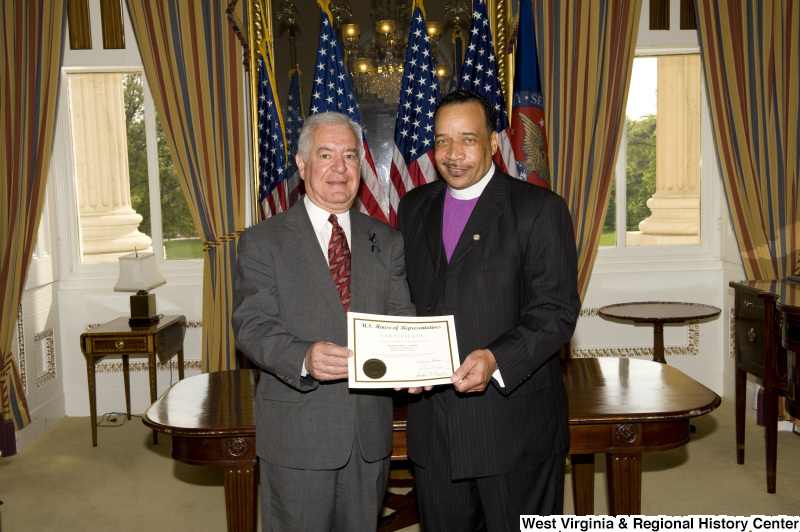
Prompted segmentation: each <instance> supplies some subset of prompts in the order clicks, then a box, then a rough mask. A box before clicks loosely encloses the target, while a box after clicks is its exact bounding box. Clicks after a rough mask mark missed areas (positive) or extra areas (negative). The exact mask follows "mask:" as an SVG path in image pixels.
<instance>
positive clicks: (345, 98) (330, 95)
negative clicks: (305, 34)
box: [309, 0, 394, 223]
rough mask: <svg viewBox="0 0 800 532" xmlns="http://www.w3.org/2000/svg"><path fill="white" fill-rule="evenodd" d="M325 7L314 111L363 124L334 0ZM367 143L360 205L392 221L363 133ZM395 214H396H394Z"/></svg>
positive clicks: (322, 1) (325, 0) (322, 5)
mask: <svg viewBox="0 0 800 532" xmlns="http://www.w3.org/2000/svg"><path fill="white" fill-rule="evenodd" d="M318 3H319V6H320V9H321V10H322V27H321V28H320V31H319V48H318V49H317V63H316V65H317V66H316V70H315V73H314V92H313V93H312V94H311V112H310V113H309V114H312V115H313V114H314V113H323V112H325V111H338V112H340V113H344V114H346V115H347V116H349V117H350V118H351V119H352V120H353V121H354V122H356V123H358V124H361V126H362V127H363V125H364V123H363V122H362V121H361V113H360V111H359V109H358V102H357V101H356V95H355V92H353V88H352V85H351V84H350V76H349V74H348V73H347V70H346V69H345V66H344V60H343V59H342V47H341V46H340V45H339V43H338V42H337V39H336V34H335V33H334V30H333V25H332V24H331V20H332V18H333V17H332V16H331V12H330V10H329V9H328V5H329V4H330V0H319V1H318ZM362 141H363V143H364V161H363V162H362V163H361V185H360V186H359V188H358V197H357V198H356V204H357V205H358V207H359V208H360V209H361V210H362V211H364V212H366V213H367V214H369V215H370V216H372V217H373V218H377V219H378V220H381V221H383V222H387V223H388V221H389V218H388V215H389V214H390V213H389V211H390V206H389V201H388V199H387V198H386V192H385V191H384V190H383V185H382V184H381V182H380V179H379V178H378V173H377V172H376V171H375V162H374V161H373V160H372V153H371V152H370V150H369V146H368V145H367V136H366V132H364V133H363V134H362ZM392 216H394V215H393V214H392Z"/></svg>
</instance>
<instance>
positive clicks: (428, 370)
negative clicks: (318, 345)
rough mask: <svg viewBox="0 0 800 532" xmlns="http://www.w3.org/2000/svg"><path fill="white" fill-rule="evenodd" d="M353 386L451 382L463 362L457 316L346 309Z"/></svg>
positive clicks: (391, 386)
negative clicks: (460, 357)
mask: <svg viewBox="0 0 800 532" xmlns="http://www.w3.org/2000/svg"><path fill="white" fill-rule="evenodd" d="M347 336H348V337H347V340H348V347H349V348H350V350H351V351H353V356H352V357H350V358H349V359H348V380H349V383H350V387H351V388H410V387H416V386H432V385H435V384H450V377H452V375H453V373H454V372H455V370H456V368H457V367H458V366H459V365H460V361H459V357H458V343H457V342H456V330H455V322H454V320H453V316H428V317H425V318H417V317H407V316H382V315H377V314H363V313H359V312H348V313H347Z"/></svg>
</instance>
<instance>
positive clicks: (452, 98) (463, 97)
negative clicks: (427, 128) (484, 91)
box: [433, 89, 497, 136]
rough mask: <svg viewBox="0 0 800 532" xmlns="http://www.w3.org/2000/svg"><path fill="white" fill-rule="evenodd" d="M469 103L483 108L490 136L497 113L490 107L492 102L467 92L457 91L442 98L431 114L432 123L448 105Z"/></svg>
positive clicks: (495, 124) (494, 128) (495, 125)
mask: <svg viewBox="0 0 800 532" xmlns="http://www.w3.org/2000/svg"><path fill="white" fill-rule="evenodd" d="M469 102H475V103H477V104H479V105H480V106H481V107H482V108H483V117H484V118H485V119H486V129H487V130H488V131H489V135H490V136H491V134H492V133H493V132H494V131H496V130H497V111H496V110H495V108H494V106H493V105H492V102H490V101H489V100H488V99H487V98H486V97H485V96H483V95H481V94H478V93H477V92H473V91H469V90H464V89H458V90H454V91H452V92H448V93H447V94H446V95H445V97H444V98H442V101H441V102H439V106H438V107H437V108H436V111H435V112H434V113H433V121H434V123H435V122H436V115H437V114H439V111H440V110H441V109H443V108H444V107H447V106H448V105H457V104H461V103H469Z"/></svg>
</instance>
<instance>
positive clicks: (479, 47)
mask: <svg viewBox="0 0 800 532" xmlns="http://www.w3.org/2000/svg"><path fill="white" fill-rule="evenodd" d="M523 1H526V0H523ZM458 88H459V89H467V90H471V91H474V92H477V93H478V94H481V95H482V96H485V97H486V98H488V99H489V101H490V102H492V104H493V105H494V108H495V109H496V110H497V133H498V137H499V138H498V143H497V153H495V154H494V162H495V163H497V166H498V167H499V168H500V170H502V171H503V172H505V173H507V174H509V175H512V176H514V177H519V176H518V174H517V166H516V164H515V162H514V150H513V149H512V148H511V127H510V126H509V123H508V114H507V113H506V101H505V98H503V88H502V87H501V86H500V81H499V80H498V79H497V60H496V58H495V55H494V46H493V45H492V31H491V29H490V27H489V16H488V14H487V11H486V2H485V1H484V0H472V28H471V29H470V35H469V44H468V45H467V54H466V56H465V57H464V66H463V67H462V69H461V79H460V80H459V85H458Z"/></svg>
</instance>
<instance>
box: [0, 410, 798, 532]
mask: <svg viewBox="0 0 800 532" xmlns="http://www.w3.org/2000/svg"><path fill="white" fill-rule="evenodd" d="M120 419H121V417H120ZM747 421H748V423H747V454H746V463H745V464H744V465H741V466H739V465H737V464H736V455H735V447H736V446H735V439H734V438H735V437H734V415H733V405H732V404H731V403H730V402H729V401H723V403H722V406H721V407H720V408H719V409H717V410H716V411H715V412H713V413H711V414H709V415H707V416H705V417H702V418H698V419H696V420H695V423H694V424H695V426H696V427H697V432H696V433H695V434H694V435H693V438H692V442H690V443H689V445H687V446H685V447H682V448H680V449H675V450H672V451H665V452H658V453H649V454H646V455H645V457H644V474H643V479H642V484H643V489H642V512H643V513H644V514H646V515H659V514H664V515H693V514H717V515H723V514H724V515H752V514H765V515H780V514H787V515H797V514H798V513H800V502H799V501H800V436H798V435H796V434H792V433H789V432H780V433H779V435H778V484H777V486H778V487H777V494H774V495H769V494H767V492H766V483H765V470H764V437H763V435H764V431H763V429H762V428H761V427H758V426H756V424H755V420H753V419H750V418H748V420H747ZM159 441H160V443H159V444H158V445H156V446H154V445H153V443H152V439H151V432H150V431H149V430H148V429H147V427H145V426H144V425H143V424H142V422H141V420H140V419H138V418H134V419H132V420H131V421H129V422H126V423H124V424H122V425H121V426H118V427H109V428H103V427H101V428H99V429H98V447H96V448H94V447H92V444H91V433H90V426H89V420H88V419H87V418H67V419H64V420H62V421H61V422H59V423H58V424H56V426H54V427H53V428H51V429H50V430H49V431H48V432H47V433H45V435H43V436H42V437H40V438H39V439H38V440H36V441H35V442H34V443H33V444H31V445H30V446H28V447H27V448H25V449H24V450H23V451H22V452H20V453H19V454H18V455H16V456H11V457H6V458H0V500H2V501H3V503H4V504H3V505H2V506H0V530H2V531H5V532H28V531H36V532H47V531H88V532H92V531H106V530H115V531H132V532H134V531H135V532H138V531H139V530H141V529H143V528H154V529H158V530H170V531H182V530H191V531H206V530H207V531H224V530H225V526H226V525H225V506H224V500H223V485H222V474H221V471H220V470H218V469H212V468H205V467H196V466H190V465H185V464H182V463H179V462H176V461H174V460H172V458H171V457H170V439H169V437H168V436H165V435H161V436H160V440H159ZM570 490H571V484H570V478H569V475H568V476H567V486H566V491H567V495H566V504H565V508H564V512H565V513H567V514H570V513H572V511H573V510H572V508H573V506H572V496H571V491H570ZM606 511H607V498H606V494H605V465H604V459H603V457H602V456H600V455H598V456H597V474H596V478H595V512H597V513H606ZM418 530H419V527H418V526H413V527H410V528H407V529H405V530H404V532H411V531H418Z"/></svg>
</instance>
